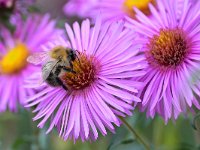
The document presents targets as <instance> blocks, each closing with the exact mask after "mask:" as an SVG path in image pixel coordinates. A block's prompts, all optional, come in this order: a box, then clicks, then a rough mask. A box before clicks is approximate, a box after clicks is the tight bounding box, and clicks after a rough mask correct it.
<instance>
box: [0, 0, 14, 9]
mask: <svg viewBox="0 0 200 150" xmlns="http://www.w3.org/2000/svg"><path fill="white" fill-rule="evenodd" d="M13 4H14V0H0V7H6V8H11V7H12V6H13Z"/></svg>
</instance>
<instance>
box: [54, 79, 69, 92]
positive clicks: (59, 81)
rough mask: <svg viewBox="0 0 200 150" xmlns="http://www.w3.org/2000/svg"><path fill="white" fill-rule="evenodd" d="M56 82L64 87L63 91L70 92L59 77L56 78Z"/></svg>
mask: <svg viewBox="0 0 200 150" xmlns="http://www.w3.org/2000/svg"><path fill="white" fill-rule="evenodd" d="M56 80H57V82H58V84H60V86H62V87H63V89H65V90H66V91H67V90H68V89H67V87H66V86H65V85H64V84H63V82H62V81H61V80H60V79H59V78H58V77H57V78H56Z"/></svg>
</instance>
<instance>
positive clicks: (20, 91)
mask: <svg viewBox="0 0 200 150" xmlns="http://www.w3.org/2000/svg"><path fill="white" fill-rule="evenodd" d="M33 20H34V21H33ZM58 34H60V30H58V29H56V28H55V22H54V21H50V20H49V15H45V16H44V17H41V16H34V15H33V16H31V17H28V19H27V20H26V21H25V22H18V24H17V26H16V30H15V32H14V33H13V34H11V33H10V32H9V31H8V30H7V29H5V28H3V27H1V28H0V35H1V37H2V39H3V40H2V41H1V42H0V81H1V84H0V112H3V111H5V110H6V109H7V107H8V108H9V110H10V111H14V112H15V111H17V104H21V105H25V104H26V97H27V96H29V95H32V94H34V90H33V89H25V88H24V79H25V78H26V77H28V76H30V75H31V74H32V72H34V71H36V70H39V69H40V67H36V66H33V65H32V64H28V63H27V61H26V59H27V57H28V56H29V55H30V54H32V53H33V52H36V51H39V50H40V45H41V44H44V43H45V42H47V41H49V40H51V39H53V38H54V37H56V35H58Z"/></svg>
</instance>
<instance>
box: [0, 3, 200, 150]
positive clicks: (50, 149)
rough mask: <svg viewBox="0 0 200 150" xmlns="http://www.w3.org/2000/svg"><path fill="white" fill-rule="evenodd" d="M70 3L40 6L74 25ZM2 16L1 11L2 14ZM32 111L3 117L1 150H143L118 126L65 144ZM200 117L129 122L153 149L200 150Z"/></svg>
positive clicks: (140, 117) (142, 118) (138, 118)
mask: <svg viewBox="0 0 200 150" xmlns="http://www.w3.org/2000/svg"><path fill="white" fill-rule="evenodd" d="M66 2H67V1H66V0H58V1H56V0H37V2H36V4H35V5H36V6H37V8H39V10H40V11H41V12H42V13H46V12H47V13H50V14H51V15H52V18H55V19H57V20H58V21H59V24H58V25H59V26H61V27H63V26H64V22H66V21H67V22H70V23H72V22H74V21H75V20H77V18H76V17H74V18H70V17H66V16H64V14H63V12H62V9H61V8H62V7H63V6H64V4H66ZM0 13H1V12H0ZM33 115H34V114H32V113H31V112H29V111H27V110H24V109H19V112H18V113H16V114H13V113H10V112H6V113H3V114H0V150H94V149H95V150H143V149H144V148H143V146H141V145H140V144H139V143H137V142H136V141H135V139H134V137H133V136H132V135H131V133H130V132H129V131H128V130H127V128H126V127H124V126H123V125H122V126H121V127H120V128H118V127H116V134H112V133H110V132H109V134H108V135H107V136H106V137H102V136H100V137H99V139H98V140H97V141H96V142H93V141H91V142H84V143H82V142H81V141H78V142H76V143H75V144H74V142H73V141H63V140H62V139H61V138H59V137H58V134H57V132H56V131H53V132H51V133H50V134H48V135H46V134H45V128H44V129H38V128H37V123H38V122H33V121H32V117H33ZM199 116H200V115H198V114H197V115H196V116H195V117H194V116H193V115H189V116H181V117H179V119H178V120H177V121H176V122H173V121H170V122H169V123H168V124H167V125H165V123H164V121H163V120H162V119H161V118H160V117H156V118H155V119H153V120H152V119H147V118H146V116H145V114H141V113H138V111H137V110H135V112H134V114H133V116H132V117H129V118H127V121H128V122H129V123H130V124H131V125H132V127H133V128H135V129H136V130H137V131H138V133H139V134H140V135H141V136H142V137H143V138H144V139H146V140H147V141H149V143H150V144H151V148H152V149H153V150H200V117H199Z"/></svg>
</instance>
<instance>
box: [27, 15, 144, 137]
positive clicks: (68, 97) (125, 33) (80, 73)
mask: <svg viewBox="0 0 200 150" xmlns="http://www.w3.org/2000/svg"><path fill="white" fill-rule="evenodd" d="M66 30H67V34H68V37H69V41H68V40H65V39H64V38H60V39H59V40H57V41H55V42H53V43H50V45H49V46H47V47H46V48H45V50H46V51H50V50H51V49H52V48H54V47H56V46H64V47H67V48H72V49H74V50H77V58H76V59H75V61H74V62H73V70H74V71H75V72H76V73H70V72H64V73H63V74H62V75H60V78H61V79H62V83H63V84H64V85H65V86H66V87H67V89H68V90H65V89H64V88H62V87H51V86H49V85H48V84H46V83H44V84H42V85H40V86H39V85H38V84H37V83H38V81H39V80H40V76H41V75H40V74H41V73H40V74H37V73H36V74H35V75H33V76H32V77H31V81H30V83H29V84H27V87H36V88H37V87H39V88H41V87H43V86H44V87H43V88H45V87H46V88H45V89H44V90H42V91H41V92H39V93H38V94H36V95H35V96H33V97H30V99H29V100H28V101H29V105H28V106H27V107H31V106H36V109H35V110H34V112H37V115H36V116H35V117H34V120H38V119H40V120H41V121H40V123H39V125H38V127H40V128H42V127H43V126H44V125H45V123H46V122H47V120H50V127H49V129H48V131H47V133H49V132H50V131H51V130H52V129H53V127H54V126H56V127H57V129H58V132H59V135H60V136H61V137H62V138H63V139H64V140H67V139H73V140H74V141H76V140H77V139H80V138H81V139H82V141H85V140H90V139H92V140H96V139H97V137H98V130H99V131H100V132H101V133H102V135H106V134H107V131H106V128H107V129H109V130H110V131H112V132H114V126H113V125H114V124H115V125H117V126H119V125H120V121H119V118H118V116H123V117H125V116H126V115H131V114H132V112H131V111H132V110H133V108H134V107H133V104H134V102H140V99H139V98H138V97H136V96H135V95H134V94H135V93H138V89H139V88H141V86H142V83H141V82H137V81H135V80H134V79H133V78H132V77H141V76H142V75H144V71H142V69H143V68H144V67H145V66H146V63H145V62H144V59H145V58H144V56H140V55H137V53H138V51H139V49H138V48H139V47H140V46H139V45H138V44H137V43H135V44H132V41H133V40H134V38H135V36H134V33H132V32H130V31H129V30H128V29H125V30H124V22H119V23H113V24H107V23H106V24H104V25H102V20H101V18H98V19H97V20H96V23H95V26H94V27H90V21H89V20H85V21H83V23H82V24H81V26H79V24H78V23H77V22H75V23H74V24H73V28H71V27H70V26H69V25H68V24H66ZM133 66H134V67H133Z"/></svg>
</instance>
